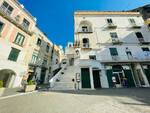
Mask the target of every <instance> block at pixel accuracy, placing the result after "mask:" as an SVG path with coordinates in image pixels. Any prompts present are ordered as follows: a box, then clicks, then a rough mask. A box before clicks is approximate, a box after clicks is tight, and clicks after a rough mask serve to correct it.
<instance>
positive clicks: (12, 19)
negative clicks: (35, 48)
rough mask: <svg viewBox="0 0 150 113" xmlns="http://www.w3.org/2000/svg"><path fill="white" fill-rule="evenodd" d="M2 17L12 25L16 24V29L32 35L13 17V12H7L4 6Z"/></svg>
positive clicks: (0, 12) (0, 11)
mask: <svg viewBox="0 0 150 113" xmlns="http://www.w3.org/2000/svg"><path fill="white" fill-rule="evenodd" d="M0 15H1V16H2V17H3V18H5V19H6V20H8V21H9V22H11V23H12V24H14V25H15V26H16V27H18V28H20V29H21V30H23V31H24V32H26V33H27V34H29V35H32V32H31V31H29V30H28V29H26V28H25V27H23V26H22V25H21V24H20V23H19V22H18V21H16V19H15V18H12V17H11V11H9V10H7V9H6V8H5V7H4V6H3V5H2V6H1V7H0Z"/></svg>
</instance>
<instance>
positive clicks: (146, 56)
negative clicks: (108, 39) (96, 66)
mask: <svg viewBox="0 0 150 113" xmlns="http://www.w3.org/2000/svg"><path fill="white" fill-rule="evenodd" d="M100 62H103V63H109V62H127V63H130V62H150V52H143V53H140V54H137V55H130V56H124V55H118V56H111V57H108V56H107V55H101V58H100Z"/></svg>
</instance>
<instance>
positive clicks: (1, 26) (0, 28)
mask: <svg viewBox="0 0 150 113" xmlns="http://www.w3.org/2000/svg"><path fill="white" fill-rule="evenodd" d="M3 26H4V24H3V23H2V22H0V33H1V32H2V29H3Z"/></svg>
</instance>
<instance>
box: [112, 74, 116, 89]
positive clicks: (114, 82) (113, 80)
mask: <svg viewBox="0 0 150 113" xmlns="http://www.w3.org/2000/svg"><path fill="white" fill-rule="evenodd" d="M112 82H113V88H116V77H115V76H113V77H112Z"/></svg>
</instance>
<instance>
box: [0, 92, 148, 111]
mask: <svg viewBox="0 0 150 113" xmlns="http://www.w3.org/2000/svg"><path fill="white" fill-rule="evenodd" d="M0 113H150V89H102V90H97V91H88V90H85V91H77V92H74V91H57V92H56V91H55V92H54V91H49V92H47V91H41V92H35V93H31V94H26V95H20V96H15V97H9V98H6V99H0Z"/></svg>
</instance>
